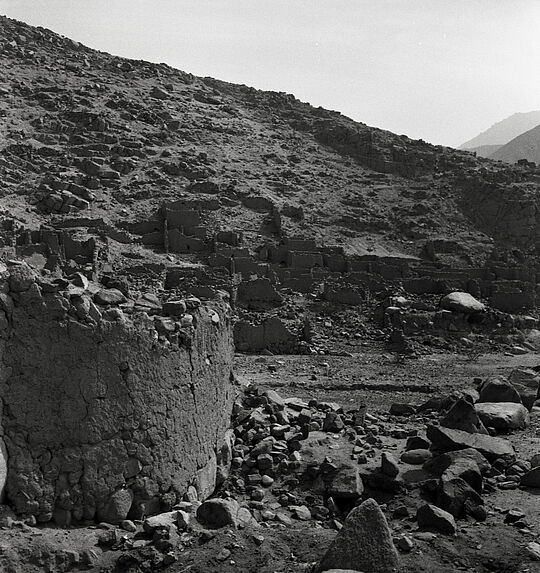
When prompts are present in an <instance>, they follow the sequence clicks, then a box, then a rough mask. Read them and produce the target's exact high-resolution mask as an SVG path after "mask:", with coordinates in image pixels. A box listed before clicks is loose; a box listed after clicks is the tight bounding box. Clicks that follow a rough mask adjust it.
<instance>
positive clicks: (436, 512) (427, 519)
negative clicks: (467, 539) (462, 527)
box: [416, 504, 457, 535]
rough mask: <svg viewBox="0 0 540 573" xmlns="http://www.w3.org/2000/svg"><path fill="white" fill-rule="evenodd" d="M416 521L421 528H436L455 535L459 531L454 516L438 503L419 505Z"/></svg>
mask: <svg viewBox="0 0 540 573" xmlns="http://www.w3.org/2000/svg"><path fill="white" fill-rule="evenodd" d="M416 521H417V522H418V527H420V528H421V529H435V530H436V531H440V532H441V533H448V534H449V535H454V533H456V531H457V529H456V521H455V519H454V516H453V515H452V514H450V513H448V512H447V511H444V510H443V509H441V508H440V507H437V506H436V505H431V504H426V505H423V506H421V507H419V508H418V511H417V512H416Z"/></svg>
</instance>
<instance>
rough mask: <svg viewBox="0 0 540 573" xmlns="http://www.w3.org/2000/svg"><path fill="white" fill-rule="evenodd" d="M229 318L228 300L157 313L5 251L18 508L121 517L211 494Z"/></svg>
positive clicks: (181, 303)
mask: <svg viewBox="0 0 540 573" xmlns="http://www.w3.org/2000/svg"><path fill="white" fill-rule="evenodd" d="M122 307H124V308H122ZM230 321H231V317H230V308H229V307H228V305H226V304H224V303H220V302H215V303H213V304H212V305H211V306H210V305H202V304H201V303H200V301H199V300H198V299H195V298H191V299H186V300H176V301H167V302H165V303H163V306H162V307H161V312H160V313H159V314H158V313H156V314H155V316H153V317H150V316H149V315H148V314H147V313H145V312H137V311H133V309H132V308H131V307H130V306H129V304H126V298H125V297H124V295H123V294H122V293H121V292H120V291H118V290H116V289H105V288H102V286H101V285H97V284H95V283H92V282H89V281H88V280H87V279H86V278H85V277H84V276H83V275H82V274H80V273H78V274H76V275H74V278H73V280H71V281H68V280H65V279H63V278H56V279H54V278H50V277H48V276H46V275H45V276H42V275H38V274H37V273H36V272H34V271H33V270H32V269H31V268H30V267H29V266H27V265H26V264H25V263H22V262H20V261H19V262H17V261H10V262H8V264H7V265H5V264H1V265H0V395H1V396H2V409H1V411H0V437H1V439H0V446H1V447H0V486H1V488H2V490H3V492H4V495H5V497H6V498H7V501H8V502H9V503H10V504H11V505H12V507H13V508H14V510H15V512H16V513H17V514H19V515H24V516H34V517H35V518H36V520H37V521H38V522H48V521H50V520H54V521H55V522H56V523H57V524H59V525H67V524H70V523H71V522H76V521H80V520H91V519H98V520H104V521H108V522H111V523H118V522H119V521H121V520H122V519H125V518H126V517H127V516H130V517H131V518H140V517H142V516H143V515H148V514H152V513H157V512H159V511H163V510H166V509H167V508H170V507H172V506H173V505H174V504H175V503H176V502H177V501H179V500H180V499H182V496H183V495H184V494H186V492H188V490H189V492H190V495H192V496H197V497H198V498H199V499H204V498H206V497H207V496H208V495H210V494H211V493H212V492H213V490H214V487H215V483H216V474H217V472H218V457H219V455H218V454H219V452H220V448H221V445H222V440H223V437H224V435H225V432H226V430H227V428H228V425H229V421H230V412H231V406H232V401H233V399H234V393H233V387H232V382H231V380H232V377H231V362H232V349H233V345H232V334H231V333H232V328H231V324H230Z"/></svg>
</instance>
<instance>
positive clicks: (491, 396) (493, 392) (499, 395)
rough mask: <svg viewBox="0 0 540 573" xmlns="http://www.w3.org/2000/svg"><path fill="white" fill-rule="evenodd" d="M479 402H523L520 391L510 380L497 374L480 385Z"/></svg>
mask: <svg viewBox="0 0 540 573" xmlns="http://www.w3.org/2000/svg"><path fill="white" fill-rule="evenodd" d="M479 390H480V397H479V398H478V402H516V403H517V404H521V397H520V395H519V392H518V391H517V390H516V389H515V388H514V386H513V385H512V384H511V383H510V382H508V380H506V379H504V378H501V377H500V376H496V377H494V378H490V379H489V380H486V381H485V382H484V383H483V384H482V385H481V386H480V389H479Z"/></svg>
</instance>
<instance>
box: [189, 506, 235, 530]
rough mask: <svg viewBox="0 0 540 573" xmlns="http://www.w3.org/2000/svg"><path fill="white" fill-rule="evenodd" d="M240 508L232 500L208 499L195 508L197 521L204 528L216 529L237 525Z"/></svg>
mask: <svg viewBox="0 0 540 573" xmlns="http://www.w3.org/2000/svg"><path fill="white" fill-rule="evenodd" d="M239 509H240V506H239V505H238V502H237V501H236V500H234V499H208V500H206V501H205V502H204V503H202V504H201V505H200V506H199V507H198V508H197V519H198V520H199V521H200V522H201V523H202V524H203V525H205V526H206V527H210V528H212V529H218V528H220V527H225V526H226V525H233V526H236V525H237V524H238V511H239Z"/></svg>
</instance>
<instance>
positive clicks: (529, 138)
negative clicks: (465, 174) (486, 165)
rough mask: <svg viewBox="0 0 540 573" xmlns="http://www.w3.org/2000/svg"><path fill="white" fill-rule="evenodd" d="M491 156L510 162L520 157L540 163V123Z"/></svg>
mask: <svg viewBox="0 0 540 573" xmlns="http://www.w3.org/2000/svg"><path fill="white" fill-rule="evenodd" d="M490 157H491V158H492V159H500V160H502V161H506V162H508V163H516V162H517V161H519V160H520V159H525V160H527V161H533V162H534V163H540V125H537V126H536V127H533V129H529V131H526V132H525V133H522V134H521V135H518V137H516V138H514V139H512V141H509V142H508V143H507V144H506V145H503V146H502V147H501V148H500V149H498V150H497V151H495V153H493V154H491V156H490Z"/></svg>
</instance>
